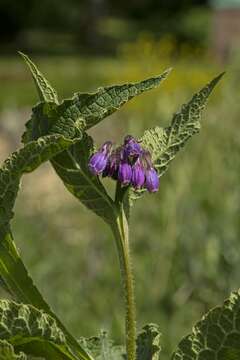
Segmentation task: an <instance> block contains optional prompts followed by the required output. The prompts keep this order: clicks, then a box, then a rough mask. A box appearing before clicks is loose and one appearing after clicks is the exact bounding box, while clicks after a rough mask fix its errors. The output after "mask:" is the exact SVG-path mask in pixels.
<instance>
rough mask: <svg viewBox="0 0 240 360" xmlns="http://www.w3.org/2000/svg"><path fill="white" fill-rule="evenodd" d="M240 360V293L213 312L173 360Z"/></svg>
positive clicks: (196, 329) (178, 350)
mask: <svg viewBox="0 0 240 360" xmlns="http://www.w3.org/2000/svg"><path fill="white" fill-rule="evenodd" d="M238 359H240V292H239V291H238V292H233V293H232V294H231V296H230V298H229V299H227V300H226V301H225V302H224V304H223V306H218V307H216V308H214V309H213V310H211V311H209V313H207V314H206V315H205V316H204V317H203V318H202V320H201V321H199V322H198V323H197V324H196V325H195V326H194V328H193V331H192V333H191V334H190V335H188V336H186V337H185V338H184V339H183V340H182V341H181V342H180V344H179V345H178V348H177V350H176V351H175V352H174V354H173V356H172V360H238Z"/></svg>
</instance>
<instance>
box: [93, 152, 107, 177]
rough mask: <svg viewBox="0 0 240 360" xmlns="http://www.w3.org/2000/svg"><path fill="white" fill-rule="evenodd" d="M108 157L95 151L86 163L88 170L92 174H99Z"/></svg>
mask: <svg viewBox="0 0 240 360" xmlns="http://www.w3.org/2000/svg"><path fill="white" fill-rule="evenodd" d="M107 160H108V157H107V156H106V155H105V154H104V153H102V152H99V151H98V152H97V153H96V154H94V155H93V156H92V157H91V159H90V161H89V164H88V167H89V170H90V171H91V173H92V174H93V175H100V174H101V173H102V172H103V170H104V169H105V167H106V165H107Z"/></svg>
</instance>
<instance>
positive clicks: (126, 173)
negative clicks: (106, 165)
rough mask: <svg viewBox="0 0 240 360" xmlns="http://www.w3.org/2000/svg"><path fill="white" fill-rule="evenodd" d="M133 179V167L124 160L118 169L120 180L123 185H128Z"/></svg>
mask: <svg viewBox="0 0 240 360" xmlns="http://www.w3.org/2000/svg"><path fill="white" fill-rule="evenodd" d="M131 178H132V167H131V165H130V164H128V163H127V162H126V161H124V160H122V161H121V162H120V164H119V168H118V180H119V181H120V183H121V184H122V185H128V184H130V182H131Z"/></svg>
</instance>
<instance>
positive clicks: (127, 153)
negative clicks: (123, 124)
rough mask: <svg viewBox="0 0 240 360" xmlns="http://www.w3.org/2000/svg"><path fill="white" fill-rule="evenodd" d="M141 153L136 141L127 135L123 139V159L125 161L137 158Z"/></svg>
mask: <svg viewBox="0 0 240 360" xmlns="http://www.w3.org/2000/svg"><path fill="white" fill-rule="evenodd" d="M141 152H142V148H141V146H140V145H139V143H138V142H137V140H136V139H135V138H134V137H133V136H131V135H127V136H125V138H124V157H125V158H126V159H127V158H129V157H133V158H137V157H138V156H139V155H140V154H141Z"/></svg>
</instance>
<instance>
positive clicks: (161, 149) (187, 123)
mask: <svg viewBox="0 0 240 360" xmlns="http://www.w3.org/2000/svg"><path fill="white" fill-rule="evenodd" d="M222 76H223V74H220V75H219V76H217V77H215V78H214V79H213V80H212V81H211V82H210V83H208V84H207V85H206V86H204V87H203V88H202V89H201V90H200V91H199V92H198V93H196V94H195V95H194V96H193V97H192V99H191V100H190V101H189V102H188V103H187V104H184V105H183V106H182V107H181V110H180V111H179V112H177V113H176V114H174V116H173V119H172V122H171V124H170V126H168V127H166V128H161V127H158V126H157V127H155V128H154V129H149V130H147V131H145V133H144V135H143V137H142V138H141V139H140V141H141V144H142V146H143V147H144V148H146V149H148V150H149V151H150V153H151V154H152V160H153V163H154V166H155V168H156V169H157V171H158V174H159V176H162V175H163V174H164V173H165V171H166V170H167V168H168V166H169V164H170V162H171V161H172V160H173V159H174V158H175V156H176V155H177V153H178V152H179V150H180V149H181V148H183V147H184V145H185V144H186V142H187V140H188V139H190V138H191V137H192V136H193V135H194V134H196V133H198V132H199V130H200V126H201V124H200V120H201V114H202V111H203V109H204V107H205V105H206V102H207V100H208V97H209V95H210V94H211V92H212V90H213V89H214V87H215V86H216V85H217V83H218V82H219V80H220V79H221V77H222ZM143 193H144V191H133V190H130V198H131V199H135V198H138V197H139V196H141V194H143Z"/></svg>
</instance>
